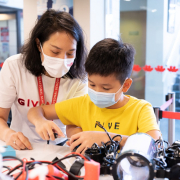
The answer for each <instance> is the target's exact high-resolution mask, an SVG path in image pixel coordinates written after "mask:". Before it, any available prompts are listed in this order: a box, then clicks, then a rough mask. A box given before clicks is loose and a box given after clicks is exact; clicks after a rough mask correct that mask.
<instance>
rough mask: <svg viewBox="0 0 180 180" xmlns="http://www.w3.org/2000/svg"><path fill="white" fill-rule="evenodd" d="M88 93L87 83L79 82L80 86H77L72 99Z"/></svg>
mask: <svg viewBox="0 0 180 180" xmlns="http://www.w3.org/2000/svg"><path fill="white" fill-rule="evenodd" d="M87 92H88V85H87V82H82V81H81V82H80V85H79V86H78V88H77V90H76V92H75V94H74V96H73V97H79V96H83V95H85V94H87Z"/></svg>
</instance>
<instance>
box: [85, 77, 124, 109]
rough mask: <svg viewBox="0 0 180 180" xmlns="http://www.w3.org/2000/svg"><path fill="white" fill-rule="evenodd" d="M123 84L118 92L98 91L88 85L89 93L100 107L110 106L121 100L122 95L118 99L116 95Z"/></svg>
mask: <svg viewBox="0 0 180 180" xmlns="http://www.w3.org/2000/svg"><path fill="white" fill-rule="evenodd" d="M126 79H127V78H126ZM125 81H126V80H125ZM125 81H124V82H125ZM123 85H124V83H123ZM123 85H122V86H121V87H120V89H119V90H118V91H117V92H116V93H105V92H96V91H94V90H93V89H91V88H89V87H88V95H89V97H90V99H91V101H92V102H93V103H94V104H95V105H96V106H98V107H100V108H105V107H110V106H112V105H114V104H116V103H117V102H118V101H119V99H120V97H119V99H118V100H117V101H116V100H115V96H116V94H117V93H118V92H119V91H120V90H121V89H122V88H123Z"/></svg>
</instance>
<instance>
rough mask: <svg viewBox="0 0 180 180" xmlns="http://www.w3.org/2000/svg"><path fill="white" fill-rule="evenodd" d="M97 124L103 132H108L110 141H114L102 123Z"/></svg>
mask: <svg viewBox="0 0 180 180" xmlns="http://www.w3.org/2000/svg"><path fill="white" fill-rule="evenodd" d="M96 124H97V125H98V126H99V127H100V128H101V129H103V130H104V131H105V132H106V134H107V135H108V137H109V139H110V140H111V141H112V138H111V136H110V135H109V133H108V132H107V131H106V129H105V128H104V127H103V126H102V125H101V124H100V122H96Z"/></svg>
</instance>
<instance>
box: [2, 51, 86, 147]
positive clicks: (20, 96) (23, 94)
mask: <svg viewBox="0 0 180 180" xmlns="http://www.w3.org/2000/svg"><path fill="white" fill-rule="evenodd" d="M55 80H56V79H55V78H50V77H48V76H45V75H42V81H43V89H44V97H45V102H46V103H47V102H49V104H51V102H52V95H53V91H54V84H55ZM86 93H87V84H85V83H83V82H82V81H80V80H78V79H69V78H65V79H64V78H61V80H60V87H59V93H58V97H57V102H60V101H63V100H66V99H70V98H73V97H77V96H81V95H84V94H86ZM39 105H40V104H39V93H38V83H37V77H36V76H34V75H33V74H31V73H30V72H29V71H28V70H27V69H26V68H25V66H24V64H23V63H22V55H21V54H17V55H14V56H11V57H9V58H8V59H7V60H6V61H5V63H4V64H3V68H2V69H1V71H0V107H1V108H11V110H12V122H11V127H10V128H11V129H13V130H14V131H20V132H22V133H23V134H24V135H25V136H26V137H27V138H28V139H29V141H30V142H36V143H37V142H44V143H47V141H44V140H42V139H41V137H40V136H39V135H38V134H37V133H36V131H35V126H34V125H33V124H31V123H30V122H29V120H28V119H27V113H28V110H29V109H30V108H31V107H35V106H39ZM54 122H55V123H56V124H57V125H58V126H59V127H60V128H61V130H62V131H63V133H64V134H66V126H65V125H63V124H62V122H61V121H60V120H59V119H58V120H54ZM61 141H62V139H61V140H60V141H59V142H61ZM59 142H57V141H56V143H59ZM50 143H51V144H55V142H51V141H50Z"/></svg>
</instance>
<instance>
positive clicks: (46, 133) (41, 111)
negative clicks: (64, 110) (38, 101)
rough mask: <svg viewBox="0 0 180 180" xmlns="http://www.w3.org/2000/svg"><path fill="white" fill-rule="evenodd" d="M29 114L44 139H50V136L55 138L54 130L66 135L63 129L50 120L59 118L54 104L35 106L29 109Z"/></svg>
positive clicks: (52, 138) (60, 134)
mask: <svg viewBox="0 0 180 180" xmlns="http://www.w3.org/2000/svg"><path fill="white" fill-rule="evenodd" d="M27 116H28V119H29V121H30V122H31V123H32V124H34V125H35V128H36V132H37V133H38V134H39V135H40V136H41V138H42V139H43V140H49V139H50V138H51V140H55V137H54V132H56V133H58V135H59V136H63V137H64V134H63V133H62V131H61V129H60V128H59V127H58V126H57V125H56V124H55V123H54V122H53V121H49V120H52V119H58V116H57V114H56V111H55V105H54V104H52V105H44V106H39V107H33V108H31V109H30V110H29V112H28V114H27Z"/></svg>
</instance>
